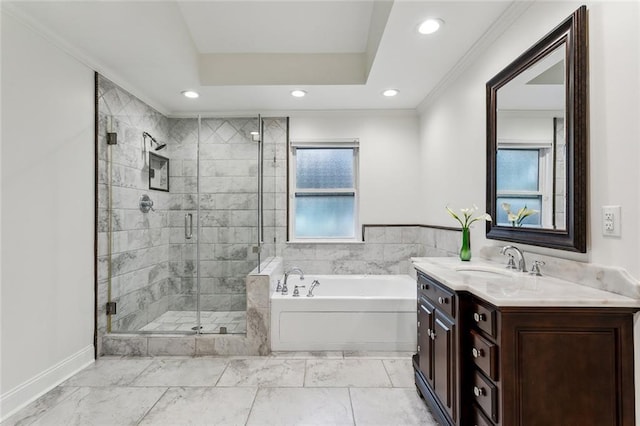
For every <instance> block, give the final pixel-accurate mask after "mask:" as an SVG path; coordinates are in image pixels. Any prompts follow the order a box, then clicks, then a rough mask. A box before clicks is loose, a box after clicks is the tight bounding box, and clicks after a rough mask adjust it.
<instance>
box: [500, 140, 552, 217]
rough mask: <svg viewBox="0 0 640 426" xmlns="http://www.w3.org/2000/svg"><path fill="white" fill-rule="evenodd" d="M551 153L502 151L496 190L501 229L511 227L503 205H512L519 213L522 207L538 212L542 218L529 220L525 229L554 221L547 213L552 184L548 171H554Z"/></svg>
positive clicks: (519, 149)
mask: <svg viewBox="0 0 640 426" xmlns="http://www.w3.org/2000/svg"><path fill="white" fill-rule="evenodd" d="M551 159H552V158H551V149H550V148H548V147H546V146H531V145H529V146H526V147H524V146H523V147H514V146H509V147H499V148H498V154H497V157H496V162H497V169H496V189H497V195H498V197H497V205H498V208H497V212H498V214H497V216H498V217H497V218H496V222H497V224H498V225H505V226H508V225H510V222H509V220H508V219H507V212H506V211H505V210H504V209H502V208H501V206H502V204H503V203H508V204H510V205H511V211H512V212H514V213H516V212H517V211H518V210H520V209H521V208H522V207H525V206H526V207H527V208H530V209H533V210H536V211H537V212H538V214H534V215H531V216H528V217H527V218H526V219H524V221H523V222H522V226H525V227H526V226H534V227H540V226H545V225H546V222H548V221H549V220H550V219H549V218H547V217H546V215H545V214H544V212H545V211H546V210H548V209H546V208H545V207H546V206H547V203H549V202H550V195H551V188H550V187H549V185H550V183H551V182H552V181H551V180H550V179H549V178H548V177H547V173H546V172H545V171H546V170H551V169H550V167H551V163H550V161H551Z"/></svg>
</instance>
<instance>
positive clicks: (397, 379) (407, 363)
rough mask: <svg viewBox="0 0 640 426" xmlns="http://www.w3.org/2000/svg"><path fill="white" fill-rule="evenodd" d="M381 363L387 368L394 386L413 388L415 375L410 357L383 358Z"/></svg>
mask: <svg viewBox="0 0 640 426" xmlns="http://www.w3.org/2000/svg"><path fill="white" fill-rule="evenodd" d="M382 364H383V365H384V368H385V369H386V370H387V374H388V375H389V378H390V379H391V384H392V385H393V387H394V388H414V387H415V376H414V373H413V361H412V360H410V359H383V360H382Z"/></svg>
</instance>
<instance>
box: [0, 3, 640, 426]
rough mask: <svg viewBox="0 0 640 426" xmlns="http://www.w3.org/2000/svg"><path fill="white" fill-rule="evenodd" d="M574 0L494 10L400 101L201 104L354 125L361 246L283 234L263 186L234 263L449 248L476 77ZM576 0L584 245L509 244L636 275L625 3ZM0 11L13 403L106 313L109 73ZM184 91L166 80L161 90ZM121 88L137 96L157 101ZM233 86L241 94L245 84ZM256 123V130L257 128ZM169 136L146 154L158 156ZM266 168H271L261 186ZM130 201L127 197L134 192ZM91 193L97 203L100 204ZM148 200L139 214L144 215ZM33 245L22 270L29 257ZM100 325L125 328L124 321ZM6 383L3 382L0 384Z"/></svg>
mask: <svg viewBox="0 0 640 426" xmlns="http://www.w3.org/2000/svg"><path fill="white" fill-rule="evenodd" d="M399 3H402V2H399ZM581 4H582V3H578V2H555V3H553V4H549V3H545V2H539V3H538V2H534V3H533V4H531V5H528V8H526V11H522V10H517V9H511V12H512V14H513V16H503V19H504V21H505V22H508V24H506V23H505V24H504V25H503V26H500V25H496V26H494V27H493V31H494V32H493V33H486V34H485V33H483V32H479V33H477V34H475V35H474V40H473V42H474V43H471V44H470V45H469V48H471V45H473V46H474V49H473V50H470V51H469V54H468V55H467V56H466V61H467V62H468V63H473V66H469V65H467V66H466V67H465V66H464V63H460V64H459V65H458V66H456V67H454V64H455V62H452V63H448V64H445V65H443V66H444V67H445V68H446V69H447V70H450V69H453V71H452V72H451V73H448V74H447V76H448V77H447V78H446V79H443V80H441V81H440V82H439V84H438V85H437V86H436V85H435V82H434V84H433V86H435V89H433V91H432V92H431V93H430V95H429V96H428V97H427V98H424V99H423V98H420V99H415V100H414V101H412V102H413V104H412V105H411V106H405V107H402V108H398V107H397V106H396V105H401V104H400V103H397V102H398V99H401V98H402V96H403V95H407V96H408V95H413V96H417V95H414V94H413V91H412V89H411V88H410V87H409V88H406V89H404V90H403V88H402V87H400V89H401V90H400V94H399V95H398V97H396V98H395V99H377V98H376V99H373V100H371V105H372V107H371V108H363V107H360V108H357V109H354V110H351V111H349V110H348V109H347V108H335V109H333V110H331V109H329V110H326V109H322V110H320V108H313V107H309V106H306V105H307V104H304V103H303V102H305V101H309V100H312V101H313V98H314V96H317V94H316V93H315V89H317V88H316V87H314V86H309V87H308V88H306V89H307V91H308V94H307V97H306V99H304V98H303V99H290V100H287V102H288V104H287V105H286V107H284V106H283V107H281V108H278V110H276V109H275V108H269V107H268V106H265V107H264V108H257V107H256V108H251V109H244V110H243V109H242V108H239V107H238V105H240V103H239V102H238V103H237V104H229V107H228V108H226V110H225V111H219V110H218V111H213V112H207V113H206V114H204V113H203V114H202V118H201V119H202V121H206V120H207V119H228V120H229V121H230V122H232V123H234V124H235V123H236V122H235V121H233V120H236V119H243V120H247V123H250V124H249V125H253V124H252V123H258V114H260V115H262V116H263V119H264V121H265V123H266V124H267V126H266V129H268V127H269V124H271V125H272V126H276V124H277V126H276V127H277V128H278V132H284V131H285V129H287V126H286V125H284V124H283V123H284V122H285V121H286V119H287V117H288V122H289V123H288V131H289V133H290V134H289V136H288V139H289V140H291V141H295V140H317V139H326V140H334V141H335V140H343V139H345V138H352V139H353V138H357V139H358V140H359V143H360V152H359V155H360V157H359V162H360V170H359V179H360V182H359V184H360V186H359V191H360V206H359V221H360V224H361V225H363V226H364V227H365V228H364V243H361V244H346V243H344V244H338V243H334V244H331V245H319V244H318V245H313V244H309V243H286V237H287V236H286V225H287V224H286V216H285V215H286V207H284V206H283V201H282V200H281V199H280V200H277V201H276V200H275V196H274V198H273V203H271V200H269V199H268V198H265V205H264V207H265V209H267V210H268V209H273V211H275V212H278V214H275V213H274V214H273V215H271V216H270V215H269V214H267V215H265V219H266V220H268V221H269V223H272V224H273V227H274V228H275V229H274V232H276V231H279V232H280V234H279V235H280V239H277V240H276V243H275V244H272V245H270V244H265V247H264V249H263V250H264V251H262V252H260V253H252V246H253V245H255V244H254V243H252V241H253V240H251V241H250V242H246V241H242V244H245V248H246V251H247V253H246V255H247V258H249V259H250V260H249V261H247V263H251V264H252V266H253V267H252V268H249V270H247V271H245V272H244V273H245V274H248V273H249V272H251V270H252V269H253V268H254V267H256V266H258V256H260V257H262V256H264V258H267V257H269V256H270V255H276V256H279V257H281V258H283V259H284V266H285V267H287V268H288V267H291V266H299V267H301V268H302V269H303V270H304V271H305V272H306V273H307V274H365V273H370V274H371V273H374V274H407V273H409V272H410V270H411V265H410V261H409V258H410V257H414V256H455V255H456V254H457V251H458V248H459V244H460V233H459V231H453V230H452V229H453V228H456V225H457V224H456V222H455V221H453V220H452V219H451V218H450V217H449V216H448V215H447V213H446V210H445V206H447V205H450V206H452V207H455V208H462V207H469V206H471V205H472V204H476V205H478V206H480V207H481V209H482V208H483V206H485V204H486V201H485V176H486V163H485V160H484V159H485V149H486V131H485V128H486V124H485V108H486V105H485V102H486V98H485V85H486V82H487V81H488V80H489V79H491V78H492V77H493V76H494V75H495V74H496V73H497V72H498V71H500V70H501V69H503V68H504V67H505V66H506V65H507V64H508V63H509V62H511V61H512V60H513V59H514V58H515V57H517V56H518V55H519V54H520V53H522V52H523V51H524V50H526V49H527V48H528V47H529V46H531V45H532V44H534V43H535V42H536V41H537V40H539V39H540V38H541V37H542V36H543V35H544V34H546V33H547V32H548V31H550V30H551V29H552V28H554V27H555V26H556V25H557V24H558V23H560V22H561V21H562V20H563V19H565V18H566V17H567V16H569V15H570V14H571V13H572V12H573V11H574V10H575V9H576V8H578V7H579V6H580V5H581ZM586 4H587V6H588V9H589V35H590V40H589V79H590V80H589V104H590V106H589V117H590V120H589V153H588V158H589V160H588V161H589V165H588V200H589V201H588V211H587V212H586V213H587V216H588V218H589V219H588V227H587V241H588V247H587V252H586V253H573V252H568V251H559V250H552V249H542V248H539V247H534V246H527V245H524V244H517V245H518V246H519V247H520V248H521V249H522V250H524V251H525V253H539V254H541V255H543V256H550V257H557V258H562V259H569V260H574V261H577V262H581V263H592V264H597V265H607V266H611V267H614V268H622V269H624V270H625V271H626V272H627V273H628V274H629V275H630V276H631V277H633V278H634V279H636V280H637V278H638V277H640V269H639V268H640V266H638V265H639V264H638V262H637V260H638V253H639V252H640V250H639V247H638V245H639V244H640V242H639V241H640V238H638V237H640V229H639V228H638V225H637V223H636V222H635V221H634V220H633V218H635V216H637V214H638V213H639V211H640V205H639V204H640V192H639V191H638V189H637V186H638V185H637V183H640V172H639V171H638V169H637V167H636V164H637V161H638V160H640V149H639V148H638V144H637V143H636V142H635V141H637V140H638V138H639V136H640V129H639V127H638V120H637V117H638V115H639V113H640V105H639V104H638V102H639V101H638V99H637V97H635V96H629V93H637V92H638V89H639V88H638V84H639V82H638V78H637V76H638V75H639V74H640V70H639V69H638V61H639V58H638V50H639V49H638V48H637V47H638V39H639V38H640V37H639V34H638V31H639V30H638V27H639V26H638V25H637V24H638V19H639V18H640V15H639V13H640V12H639V11H638V5H637V4H636V3H632V2H620V3H612V4H609V3H604V2H586ZM514 7H515V6H514ZM23 12H24V11H23ZM51 16H52V17H53V16H54V14H52V15H51ZM392 16H393V15H392ZM507 18H509V19H510V20H509V19H507ZM2 19H3V22H2V32H3V38H2V44H3V49H2V51H3V53H2V55H3V61H2V64H3V65H2V79H3V85H2V94H3V96H2V99H3V104H2V115H3V120H2V122H3V126H2V140H3V150H2V151H3V152H2V154H3V159H4V160H3V162H2V170H3V190H2V217H3V222H2V223H3V226H2V241H3V251H2V270H3V274H2V278H3V279H2V281H3V283H2V296H3V298H2V324H3V325H2V377H3V380H2V395H3V400H4V396H5V395H11V396H12V397H14V398H17V399H16V400H19V401H26V400H28V397H30V396H33V395H37V394H40V393H41V392H42V391H44V390H46V389H48V388H49V387H51V386H53V385H55V384H56V383H59V382H60V381H61V380H62V379H64V378H66V377H68V375H69V374H72V373H73V372H75V371H77V370H78V369H79V368H81V367H82V366H84V365H86V363H87V362H90V361H92V360H93V357H94V348H95V347H96V346H99V345H101V344H102V342H101V340H100V339H99V338H100V337H101V333H102V331H101V330H104V329H106V327H107V324H106V321H107V317H106V315H102V311H103V310H105V309H106V306H105V303H104V301H106V300H108V295H107V294H106V292H107V287H106V286H104V287H101V286H100V281H99V280H97V277H96V276H95V275H94V273H97V274H99V273H100V268H101V264H100V261H99V260H98V259H94V258H95V257H96V256H95V255H94V253H96V252H97V253H100V252H101V251H100V250H101V249H102V248H104V247H103V246H100V244H101V240H100V238H96V237H94V200H96V198H97V197H96V194H95V189H94V174H96V173H98V171H99V170H100V164H94V133H95V128H94V124H95V120H94V102H95V97H94V87H95V81H94V71H95V70H98V71H103V72H102V73H101V74H104V75H106V76H111V75H114V73H111V74H110V73H109V69H108V68H107V67H105V66H104V65H103V64H100V63H97V62H95V61H93V62H92V61H91V60H89V59H87V58H84V59H79V58H82V55H81V54H80V53H78V52H76V51H74V49H73V47H72V46H66V45H64V42H63V41H60V40H59V38H57V37H56V35H55V34H50V33H47V32H46V24H47V22H42V23H38V22H37V21H35V20H34V19H31V20H29V19H28V16H25V14H24V13H23V14H20V13H19V11H15V10H13V11H6V10H5V9H4V6H3V13H2ZM132 21H133V19H132ZM131 23H132V25H133V22H131ZM447 24H448V23H446V22H445V27H444V28H445V29H446V28H447ZM449 24H450V23H449ZM144 25H151V24H150V23H149V22H145V24H144ZM7 34H8V35H7ZM43 34H44V35H43ZM383 40H384V38H383ZM162 42H163V43H167V42H168V41H167V40H162ZM427 42H429V41H428V40H427ZM167 46H169V45H168V44H167ZM27 53H29V54H27ZM113 80H115V81H116V83H117V84H118V85H119V86H120V87H121V88H122V90H124V91H125V92H132V93H136V92H139V90H137V87H138V86H141V85H142V82H139V81H138V82H136V80H133V79H127V78H121V79H120V80H117V79H116V78H113ZM53 81H57V82H60V84H55V85H54V84H52V82H53ZM385 84H394V86H395V85H399V84H400V82H388V83H387V82H385ZM384 88H386V86H385V87H384ZM184 89H185V88H183V87H182V86H179V87H176V88H175V90H174V92H177V93H179V91H180V90H184ZM286 89H287V90H286V91H287V92H288V89H289V88H288V87H286ZM136 94H137V95H138V96H139V97H140V98H141V99H142V102H143V103H145V104H151V105H154V104H156V103H158V102H157V101H155V100H154V99H146V98H145V96H142V95H140V94H138V93H136ZM148 96H149V95H148ZM246 97H247V98H250V97H251V96H250V95H249V94H248V92H247V96H246ZM188 101H189V100H188V99H183V100H181V101H180V102H182V103H183V105H184V112H183V113H182V114H180V116H179V117H178V116H174V115H173V114H167V115H171V118H167V120H168V121H170V120H179V119H184V120H192V121H193V122H197V120H198V113H199V112H201V111H202V110H201V109H200V107H198V106H193V105H194V104H189V103H188ZM257 101H258V100H257V99H256V103H257ZM387 101H390V102H387ZM385 102H386V103H385ZM402 102H404V101H402ZM403 105H408V104H403ZM165 112H168V111H165ZM216 112H217V113H218V114H217V115H216ZM222 112H224V114H222ZM270 120H271V121H270ZM274 120H275V121H274ZM98 124H100V123H98ZM107 125H108V123H106V122H105V123H104V126H105V129H106V128H107ZM112 125H113V123H112ZM166 126H167V127H166V128H162V126H160V128H159V129H156V128H148V127H144V129H143V128H141V129H140V131H138V130H136V132H137V133H136V135H135V138H133V137H130V135H129V136H128V135H127V134H126V133H122V132H120V131H119V129H118V128H115V130H116V131H115V133H117V135H118V136H117V137H118V141H119V143H124V142H125V141H126V140H127V139H129V140H133V139H136V140H137V141H138V142H139V143H140V144H142V143H146V144H147V145H146V147H145V149H146V150H147V151H150V150H151V149H153V148H152V145H153V144H151V142H149V140H146V142H145V141H144V140H143V138H142V131H147V132H148V133H149V134H150V135H151V136H153V137H154V138H155V139H157V140H158V141H159V142H160V143H167V142H169V141H170V137H169V129H170V127H169V126H170V125H169V123H167V124H166ZM248 130H249V134H250V132H251V131H254V130H256V131H260V129H258V126H257V124H256V125H255V128H253V127H252V128H251V129H248ZM268 135H269V133H268V132H266V131H265V132H264V136H265V138H266V137H267V136H268ZM280 136H282V134H280ZM285 137H286V136H285ZM285 140H286V139H285ZM265 142H267V140H266V139H265ZM243 143H244V142H243ZM247 144H248V142H247ZM115 146H118V145H115ZM120 146H122V145H120ZM140 146H141V145H140ZM156 146H157V145H156ZM251 146H252V147H253V149H257V148H256V146H255V145H251ZM279 146H280V150H281V151H280V152H279V153H278V155H280V156H281V157H279V158H278V159H277V160H276V161H280V162H282V161H286V155H287V150H286V143H285V144H281V145H279ZM172 149H173V148H172V147H171V146H168V147H166V148H165V149H162V150H159V151H156V152H157V153H158V154H159V155H160V156H167V157H168V158H170V159H173V157H172V156H173V155H174V154H175V153H174V152H173V151H172ZM139 152H142V148H140V150H139ZM256 156H257V152H256ZM265 164H266V163H265ZM170 166H171V168H173V167H174V163H173V162H172V163H171V164H170ZM255 167H257V164H255ZM264 171H265V172H266V171H267V170H264ZM169 173H170V184H173V183H174V182H177V181H178V180H177V179H178V178H179V177H180V176H178V175H177V174H175V173H177V170H175V171H174V174H173V175H171V174H172V172H171V170H170V171H169ZM285 176H286V165H282V164H281V165H280V167H278V165H276V167H275V170H274V171H273V172H272V173H271V175H269V174H268V173H265V181H264V184H265V185H266V186H268V185H271V184H273V185H274V189H275V188H277V189H278V190H280V191H282V190H283V189H286V187H284V188H283V186H282V185H286V177H285ZM276 177H281V178H284V179H285V180H284V181H281V182H280V183H276V182H275V178H276ZM97 178H98V179H100V178H101V176H97ZM634 183H636V185H634ZM278 185H280V186H278ZM627 189H629V191H627ZM146 193H147V194H149V195H150V196H151V197H152V199H153V201H154V202H155V203H157V204H158V205H160V206H161V205H162V203H163V202H165V200H164V197H163V196H165V195H166V194H165V193H163V192H162V191H157V190H147V191H146ZM98 194H100V191H98ZM273 194H275V191H274V193H273ZM140 195H141V194H140ZM138 197H139V195H138V196H136V197H134V198H133V200H132V201H134V202H135V203H137V202H138ZM27 200H28V201H29V202H26V201H27ZM95 202H96V203H98V205H100V203H101V202H106V200H101V199H97V200H96V201H95ZM166 202H168V200H166ZM270 203H271V204H270ZM607 205H621V206H622V221H623V224H622V233H621V236H620V237H610V236H604V235H603V233H602V230H601V228H602V226H601V220H600V219H601V215H602V213H601V208H602V206H607ZM34 207H36V208H34ZM251 207H252V208H254V207H255V206H251ZM126 208H127V209H129V208H131V209H134V208H137V206H134V207H126ZM256 208H257V207H256ZM45 212H48V213H45ZM149 214H150V216H148V217H149V218H152V217H153V216H151V215H152V214H153V212H150V213H149ZM174 216H177V217H174V218H173V220H174V222H173V224H174V225H173V226H174V227H176V228H178V227H181V226H183V225H184V212H182V213H180V214H179V215H174ZM269 216H270V217H269ZM255 217H256V218H257V213H256V216H255ZM256 221H257V219H256ZM278 221H280V222H278ZM27 223H28V225H26V224H27ZM21 224H22V225H21ZM483 225H484V224H482V223H477V224H476V225H475V226H474V227H473V228H472V229H471V242H472V251H473V256H474V258H477V257H479V256H480V248H481V247H483V246H500V245H503V244H501V242H499V241H496V240H489V239H486V237H485V229H484V226H483ZM252 226H253V225H252ZM255 226H256V227H257V225H255ZM265 231H267V228H266V227H265ZM282 232H284V235H283V234H282ZM276 236H278V235H276ZM283 238H284V239H283ZM264 241H265V242H267V241H268V240H267V239H264ZM94 243H97V245H98V246H97V247H95V248H94ZM269 250H273V251H272V252H271V253H270V252H269ZM34 258H37V259H38V265H39V266H38V267H34V265H33V261H31V260H32V259H34ZM98 258H99V256H98ZM95 262H97V264H95ZM94 264H95V266H94ZM372 271H373V272H372ZM204 278H208V277H204ZM96 281H98V283H97V287H96V288H97V289H98V290H99V291H98V292H96V290H95V289H94V283H96ZM321 285H322V284H321ZM239 287H240V289H239ZM241 287H242V283H241V284H237V282H236V284H235V285H231V286H230V288H231V290H232V291H227V292H226V293H225V296H224V297H225V298H226V301H227V302H228V306H229V309H228V310H229V311H234V310H235V309H236V307H238V306H239V307H240V311H242V307H243V305H242V304H243V303H245V302H243V301H242V300H239V298H238V297H237V298H236V304H235V305H234V301H233V300H234V297H235V296H236V295H238V294H241V292H242V290H241ZM321 288H322V287H319V288H318V290H320V289H321ZM98 301H100V303H98ZM167 303H168V302H167ZM96 306H97V311H98V312H97V315H96V312H94V309H96ZM122 308H123V306H122V305H120V306H119V307H118V309H122ZM34 311H35V312H34ZM31 312H33V314H29V313H31ZM95 318H97V323H95V321H94V319H95ZM112 326H116V327H120V328H126V325H125V324H124V323H115V322H114V324H112ZM193 326H195V324H193V325H192V326H191V327H193ZM96 330H98V335H95V336H94V331H96ZM230 331H231V330H230ZM35 332H37V334H35ZM225 337H229V338H232V337H234V336H233V333H229V335H228V336H225ZM94 338H95V341H94ZM140 339H142V338H140ZM94 342H95V343H94ZM140 344H141V345H142V343H140ZM158 344H159V346H162V345H160V343H158ZM43 348H45V349H46V350H43ZM164 348H165V350H168V349H167V347H166V346H164ZM98 352H100V350H98ZM99 355H100V353H99ZM16 389H19V390H20V392H21V393H19V394H16V393H15V392H14V393H11V391H14V390H16ZM16 395H17V396H16ZM25 395H26V396H25ZM25 398H26V399H25ZM9 401H10V402H11V401H12V400H9ZM3 405H4V404H3ZM6 407H7V408H9V407H10V405H9V404H7V405H6ZM4 411H5V410H4V409H3V412H4ZM3 418H4V416H3Z"/></svg>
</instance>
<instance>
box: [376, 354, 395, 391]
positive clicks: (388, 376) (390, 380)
mask: <svg viewBox="0 0 640 426" xmlns="http://www.w3.org/2000/svg"><path fill="white" fill-rule="evenodd" d="M384 361H385V360H384V359H381V360H380V362H382V368H384V372H385V373H387V378H388V379H389V383H391V387H392V388H395V387H396V386H395V385H394V384H393V379H392V378H391V374H389V370H387V365H386V364H385V363H384Z"/></svg>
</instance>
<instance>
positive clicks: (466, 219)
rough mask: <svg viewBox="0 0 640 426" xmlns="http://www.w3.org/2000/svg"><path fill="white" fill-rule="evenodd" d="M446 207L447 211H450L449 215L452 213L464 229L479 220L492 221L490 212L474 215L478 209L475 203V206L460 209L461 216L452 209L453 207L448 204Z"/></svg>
mask: <svg viewBox="0 0 640 426" xmlns="http://www.w3.org/2000/svg"><path fill="white" fill-rule="evenodd" d="M446 209H447V212H449V215H451V217H452V218H454V219H455V220H457V221H458V222H459V223H460V226H462V229H467V228H469V226H470V225H471V224H472V223H473V222H475V221H477V220H486V221H489V222H491V215H489V213H484V214H481V215H479V216H476V217H473V213H475V212H476V211H477V210H478V206H476V205H475V204H474V205H473V208H467V209H460V211H461V212H462V215H461V216H458V215H457V214H456V213H455V212H454V211H453V210H451V208H449V206H447V207H446Z"/></svg>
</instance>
